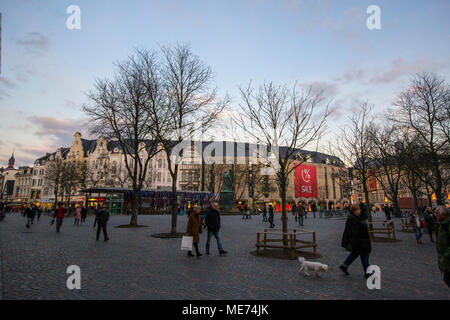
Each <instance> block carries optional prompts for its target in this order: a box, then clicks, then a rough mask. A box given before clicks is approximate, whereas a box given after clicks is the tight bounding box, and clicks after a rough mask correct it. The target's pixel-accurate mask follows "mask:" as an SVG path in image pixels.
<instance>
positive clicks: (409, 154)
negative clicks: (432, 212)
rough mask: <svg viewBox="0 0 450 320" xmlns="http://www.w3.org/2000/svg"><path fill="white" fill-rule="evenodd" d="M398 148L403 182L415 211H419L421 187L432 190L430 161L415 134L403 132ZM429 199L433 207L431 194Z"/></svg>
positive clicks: (407, 131)
mask: <svg viewBox="0 0 450 320" xmlns="http://www.w3.org/2000/svg"><path fill="white" fill-rule="evenodd" d="M398 148H399V156H400V165H401V170H402V176H401V182H402V183H403V185H405V186H406V187H407V188H408V190H409V192H410V193H411V196H412V206H413V209H415V210H417V209H418V207H419V202H418V193H419V190H421V185H424V186H425V190H431V189H430V188H428V182H429V180H430V179H429V178H428V177H430V170H429V166H428V163H429V161H428V159H426V158H424V157H423V156H424V155H423V154H422V153H421V147H420V143H419V142H418V136H417V133H415V132H410V131H409V130H402V133H401V139H400V141H399V144H398ZM429 199H430V205H431V194H429Z"/></svg>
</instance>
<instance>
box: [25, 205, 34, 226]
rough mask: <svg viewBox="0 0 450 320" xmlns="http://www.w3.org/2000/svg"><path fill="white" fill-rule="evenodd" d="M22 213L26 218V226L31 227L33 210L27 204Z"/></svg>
mask: <svg viewBox="0 0 450 320" xmlns="http://www.w3.org/2000/svg"><path fill="white" fill-rule="evenodd" d="M24 215H25V217H26V218H27V224H26V227H27V228H28V229H29V228H30V227H31V224H33V222H32V220H33V210H32V209H31V208H30V207H29V206H27V207H26V208H25V210H24Z"/></svg>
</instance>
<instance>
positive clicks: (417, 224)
mask: <svg viewBox="0 0 450 320" xmlns="http://www.w3.org/2000/svg"><path fill="white" fill-rule="evenodd" d="M411 224H412V225H413V226H414V228H415V231H416V241H417V244H422V240H420V239H421V238H422V236H423V231H422V228H423V227H424V222H423V221H422V220H420V217H419V213H418V212H417V210H414V211H413V215H412V217H411Z"/></svg>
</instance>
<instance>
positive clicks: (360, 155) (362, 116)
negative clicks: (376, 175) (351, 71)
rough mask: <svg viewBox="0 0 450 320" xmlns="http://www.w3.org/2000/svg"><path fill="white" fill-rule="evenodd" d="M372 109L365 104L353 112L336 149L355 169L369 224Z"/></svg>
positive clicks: (370, 220)
mask: <svg viewBox="0 0 450 320" xmlns="http://www.w3.org/2000/svg"><path fill="white" fill-rule="evenodd" d="M372 108H373V106H372V105H369V104H368V103H367V102H363V103H362V104H361V106H360V107H359V108H358V109H357V110H355V111H353V112H352V114H351V116H350V117H349V118H348V124H347V126H346V127H345V128H344V129H343V130H342V134H341V136H340V137H339V138H338V141H337V142H336V146H339V149H337V148H336V150H337V154H339V156H340V158H341V159H342V160H344V162H346V163H347V165H349V166H351V167H353V168H352V169H353V176H354V177H356V178H357V179H358V180H359V182H360V183H361V186H362V191H363V193H364V197H365V199H366V207H367V214H368V218H369V222H372V213H371V204H370V195H369V179H370V178H371V175H370V173H369V170H370V169H372V167H373V158H372V149H373V141H372V139H371V132H372V131H373V120H372V117H371V113H372Z"/></svg>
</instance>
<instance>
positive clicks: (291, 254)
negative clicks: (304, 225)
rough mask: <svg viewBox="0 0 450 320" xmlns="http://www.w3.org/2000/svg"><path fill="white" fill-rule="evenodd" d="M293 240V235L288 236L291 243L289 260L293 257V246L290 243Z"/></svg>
mask: <svg viewBox="0 0 450 320" xmlns="http://www.w3.org/2000/svg"><path fill="white" fill-rule="evenodd" d="M293 240H294V234H293V233H290V234H289V242H290V243H291V248H290V249H289V255H290V258H293V257H294V246H293V245H292V241H293Z"/></svg>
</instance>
